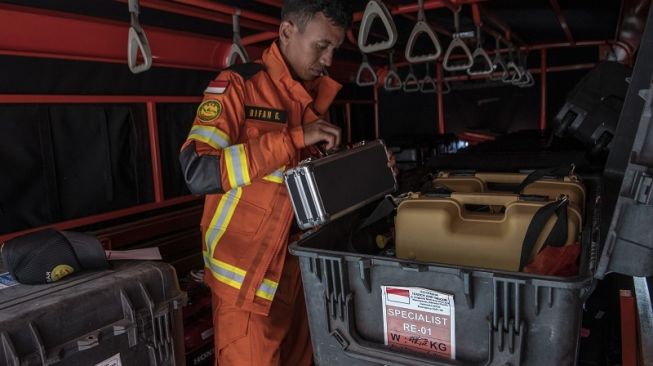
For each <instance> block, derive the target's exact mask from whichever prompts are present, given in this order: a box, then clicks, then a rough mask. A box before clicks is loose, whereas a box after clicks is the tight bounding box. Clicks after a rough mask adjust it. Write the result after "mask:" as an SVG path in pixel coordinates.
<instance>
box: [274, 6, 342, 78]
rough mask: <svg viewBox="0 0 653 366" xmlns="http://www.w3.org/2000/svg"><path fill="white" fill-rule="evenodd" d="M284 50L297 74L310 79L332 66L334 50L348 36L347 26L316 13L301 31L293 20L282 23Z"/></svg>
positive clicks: (282, 45)
mask: <svg viewBox="0 0 653 366" xmlns="http://www.w3.org/2000/svg"><path fill="white" fill-rule="evenodd" d="M280 38H281V52H282V53H283V55H284V57H285V58H286V61H287V62H288V66H289V67H290V68H291V69H292V70H293V71H294V72H295V75H296V76H297V77H298V78H299V79H301V80H303V81H310V80H313V79H315V78H317V77H319V76H320V75H322V70H323V69H325V68H327V67H329V66H331V62H332V61H333V52H334V51H335V49H337V48H338V47H340V45H341V44H342V42H343V40H344V39H345V29H344V28H342V27H339V26H337V25H334V24H333V23H331V21H330V20H329V19H328V18H327V17H325V16H324V14H323V13H317V14H315V15H314V16H313V17H312V18H311V20H309V21H308V22H307V23H306V25H305V26H304V30H303V31H301V30H300V29H299V27H298V26H297V25H296V24H294V23H292V22H286V21H284V22H282V23H281V28H280Z"/></svg>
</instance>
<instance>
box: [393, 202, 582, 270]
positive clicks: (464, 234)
mask: <svg viewBox="0 0 653 366" xmlns="http://www.w3.org/2000/svg"><path fill="white" fill-rule="evenodd" d="M550 202H551V201H529V200H522V199H520V196H519V195H516V194H506V193H452V194H451V196H450V197H427V196H420V195H417V194H413V195H412V196H411V197H409V198H407V199H405V200H404V201H402V202H401V203H400V204H399V206H398V207H397V216H396V218H395V230H396V253H397V258H401V259H410V260H419V261H428V262H438V263H444V264H451V265H456V266H469V267H477V268H489V269H499V270H508V271H518V270H519V261H520V257H521V250H522V243H523V240H524V237H525V236H526V230H527V229H528V226H529V224H530V222H531V220H532V219H533V216H534V215H535V213H536V212H537V210H538V209H540V208H541V207H542V206H545V205H546V204H548V203H550ZM467 205H475V206H479V205H487V206H494V207H496V206H503V207H504V208H505V210H502V211H503V212H495V211H484V212H475V211H470V210H468V209H467V208H466V206H467ZM467 207H469V206H467ZM567 212H568V215H567V216H568V236H567V241H566V245H569V244H573V243H575V242H576V241H577V240H578V237H579V235H580V228H581V227H582V217H581V214H580V212H579V210H578V208H577V206H576V205H575V204H574V203H573V202H570V203H569V206H568V211H567ZM555 220H556V216H553V217H551V218H550V219H549V221H548V222H547V224H546V225H545V227H544V229H543V230H542V233H541V234H540V236H539V238H538V240H537V242H536V243H535V246H534V247H533V251H532V253H531V259H532V257H533V256H534V255H535V254H537V253H538V252H539V251H540V249H541V248H542V246H543V243H544V241H545V240H546V238H547V237H548V235H549V232H550V231H551V229H552V228H553V225H554V224H555Z"/></svg>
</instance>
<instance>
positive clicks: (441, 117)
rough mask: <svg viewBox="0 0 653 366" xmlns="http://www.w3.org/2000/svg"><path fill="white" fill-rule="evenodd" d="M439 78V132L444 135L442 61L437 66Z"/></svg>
mask: <svg viewBox="0 0 653 366" xmlns="http://www.w3.org/2000/svg"><path fill="white" fill-rule="evenodd" d="M436 70H437V71H436V72H437V74H436V75H437V78H438V133H439V134H440V135H444V96H443V95H442V76H443V73H442V63H440V62H438V63H437V66H436Z"/></svg>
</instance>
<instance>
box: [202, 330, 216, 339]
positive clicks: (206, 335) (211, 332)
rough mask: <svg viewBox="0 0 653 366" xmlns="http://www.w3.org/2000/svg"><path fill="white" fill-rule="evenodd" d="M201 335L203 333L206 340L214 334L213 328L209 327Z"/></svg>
mask: <svg viewBox="0 0 653 366" xmlns="http://www.w3.org/2000/svg"><path fill="white" fill-rule="evenodd" d="M201 335H202V340H205V339H207V338H209V337H210V336H212V335H213V328H209V329H207V330H205V331H203V332H202V334H201Z"/></svg>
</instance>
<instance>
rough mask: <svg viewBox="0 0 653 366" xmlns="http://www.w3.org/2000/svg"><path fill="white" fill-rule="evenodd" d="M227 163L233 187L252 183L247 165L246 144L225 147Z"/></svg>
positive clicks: (230, 182)
mask: <svg viewBox="0 0 653 366" xmlns="http://www.w3.org/2000/svg"><path fill="white" fill-rule="evenodd" d="M224 153H225V159H226V163H227V175H228V176H229V185H231V187H241V186H244V185H248V184H250V183H251V182H252V181H251V179H250V177H249V168H248V166H247V155H246V154H245V145H243V144H238V145H232V146H229V147H228V148H226V149H224Z"/></svg>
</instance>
